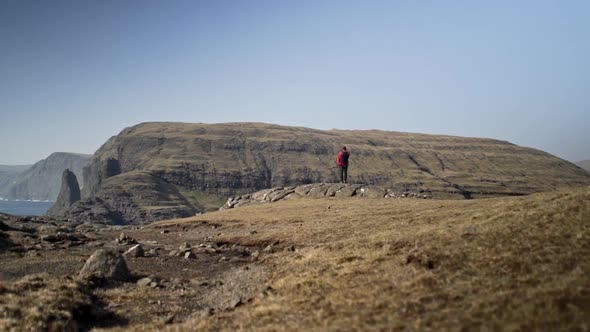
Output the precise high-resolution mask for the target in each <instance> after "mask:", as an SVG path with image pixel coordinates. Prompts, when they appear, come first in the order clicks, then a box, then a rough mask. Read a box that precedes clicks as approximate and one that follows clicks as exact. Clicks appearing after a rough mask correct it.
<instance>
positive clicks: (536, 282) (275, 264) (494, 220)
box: [160, 187, 590, 331]
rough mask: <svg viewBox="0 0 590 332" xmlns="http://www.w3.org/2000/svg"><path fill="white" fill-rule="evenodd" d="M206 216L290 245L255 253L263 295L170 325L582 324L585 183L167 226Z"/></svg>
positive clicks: (589, 252)
mask: <svg viewBox="0 0 590 332" xmlns="http://www.w3.org/2000/svg"><path fill="white" fill-rule="evenodd" d="M203 220H207V221H211V222H215V223H220V224H222V225H223V226H224V227H223V230H224V232H223V234H222V235H220V239H221V240H227V241H230V242H237V243H241V244H245V245H254V244H256V245H260V244H266V243H273V242H275V241H277V240H278V241H279V242H280V244H279V245H278V246H279V247H285V246H290V245H294V246H295V248H296V251H295V252H288V251H282V250H280V251H278V252H275V253H273V254H264V255H263V256H262V258H261V260H260V262H259V264H263V265H264V266H266V267H268V268H269V269H270V270H271V272H272V277H271V279H270V281H269V285H270V286H272V288H273V289H274V291H272V292H270V294H267V295H264V296H262V295H261V296H260V297H257V298H255V299H253V300H252V301H251V302H249V303H247V304H246V305H244V306H241V307H238V308H237V309H236V310H233V311H228V312H222V313H218V314H216V315H214V316H210V317H207V318H199V319H194V320H190V321H188V322H186V323H185V324H184V325H181V326H174V327H171V329H172V330H185V331H192V330H256V331H275V330H298V331H307V330H333V331H343V330H346V331H367V330H419V331H424V330H432V331H439V330H454V331H459V330H466V331H471V330H508V331H512V330H518V331H530V330H548V331H549V330H550V331H555V330H574V331H575V330H578V331H586V330H588V329H589V328H590V188H588V187H585V188H577V189H565V190H562V191H555V192H548V193H542V194H536V195H532V196H528V197H512V198H497V199H487V200H467V201H442V200H409V199H407V200H385V199H376V200H372V199H355V198H351V199H302V200H296V201H287V202H281V203H276V204H268V205H260V206H251V207H245V208H238V209H234V210H227V211H223V212H216V213H211V214H206V215H203V216H199V217H195V218H190V219H184V220H175V221H168V222H165V223H166V224H170V223H172V224H174V223H191V222H199V221H203ZM160 224H162V223H160ZM253 230H256V231H257V233H255V234H251V233H250V232H251V231H253Z"/></svg>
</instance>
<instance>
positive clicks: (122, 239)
mask: <svg viewBox="0 0 590 332" xmlns="http://www.w3.org/2000/svg"><path fill="white" fill-rule="evenodd" d="M115 242H116V243H118V244H137V240H135V239H133V238H131V237H129V236H127V235H125V233H121V234H119V237H118V238H117V239H116V240H115Z"/></svg>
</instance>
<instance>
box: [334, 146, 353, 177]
mask: <svg viewBox="0 0 590 332" xmlns="http://www.w3.org/2000/svg"><path fill="white" fill-rule="evenodd" d="M348 157H350V153H349V152H348V151H347V150H346V146H343V147H342V151H340V153H339V154H338V158H336V164H337V165H338V167H340V182H341V183H346V180H347V178H348Z"/></svg>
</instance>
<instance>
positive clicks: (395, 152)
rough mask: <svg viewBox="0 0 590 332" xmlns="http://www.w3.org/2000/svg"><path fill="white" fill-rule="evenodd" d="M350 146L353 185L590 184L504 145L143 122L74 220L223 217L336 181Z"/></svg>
mask: <svg viewBox="0 0 590 332" xmlns="http://www.w3.org/2000/svg"><path fill="white" fill-rule="evenodd" d="M342 145H346V146H347V147H348V148H349V150H350V151H351V157H350V168H349V182H352V183H362V184H366V185H377V186H380V187H383V188H388V189H391V190H393V191H395V192H406V191H411V192H419V193H425V194H428V195H432V196H433V197H435V198H437V197H438V198H441V197H456V198H479V197H489V196H498V195H524V194H529V193H533V192H539V191H546V190H551V189H554V188H557V187H561V186H575V185H587V184H590V175H589V174H588V173H586V172H585V171H583V170H582V169H580V168H579V167H577V166H576V165H574V164H572V163H570V162H568V161H565V160H562V159H559V158H557V157H555V156H553V155H550V154H548V153H546V152H543V151H539V150H535V149H531V148H525V147H520V146H517V145H514V144H511V143H509V142H505V141H499V140H495V139H485V138H467V137H454V136H443V135H426V134H412V133H400V132H391V131H380V130H326V131H324V130H316V129H310V128H302V127H287V126H279V125H272V124H263V123H225V124H201V123H142V124H139V125H136V126H133V127H130V128H126V129H124V130H123V131H122V132H121V133H120V134H119V135H117V136H114V137H112V138H111V139H109V140H108V141H107V142H106V143H105V144H104V145H103V146H102V147H101V148H100V149H99V150H98V151H97V152H96V153H95V154H94V156H92V158H91V159H90V161H89V163H88V166H86V167H85V168H84V179H83V181H82V182H83V183H84V185H83V187H84V188H83V190H82V201H81V202H79V203H77V204H75V205H74V206H73V207H72V208H73V210H75V211H77V212H76V213H75V214H74V215H73V217H75V216H76V215H80V214H83V215H84V216H85V217H84V218H85V219H89V220H96V221H98V220H101V219H105V218H106V219H109V218H110V219H113V218H114V219H116V222H117V223H139V222H145V221H146V220H158V219H163V218H170V217H173V216H187V215H190V214H193V213H196V212H202V211H209V210H215V209H217V208H219V207H220V206H222V205H223V204H224V203H225V201H226V199H227V197H229V196H235V195H241V194H247V193H253V192H256V191H258V190H260V189H266V188H272V187H281V186H294V185H300V184H306V183H318V182H336V181H337V179H338V177H337V169H336V168H335V159H336V154H337V153H338V151H339V150H340V149H341V147H342ZM93 209H98V210H96V211H93ZM95 212H96V213H95ZM105 216H110V217H108V218H107V217H105ZM113 216H116V217H113ZM93 218H94V219H93ZM142 218H143V219H142Z"/></svg>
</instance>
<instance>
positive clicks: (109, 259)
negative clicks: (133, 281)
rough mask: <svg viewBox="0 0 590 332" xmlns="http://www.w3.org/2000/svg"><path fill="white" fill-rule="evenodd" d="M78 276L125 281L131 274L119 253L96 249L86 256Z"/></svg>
mask: <svg viewBox="0 0 590 332" xmlns="http://www.w3.org/2000/svg"><path fill="white" fill-rule="evenodd" d="M79 276H80V278H99V279H106V280H116V281H126V280H128V279H129V277H130V276H131V274H130V273H129V269H128V268H127V263H125V259H123V256H121V254H119V253H118V252H116V251H113V250H107V249H98V250H97V251H95V252H94V254H92V256H90V258H88V260H87V261H86V264H84V267H83V268H82V270H81V271H80V275H79Z"/></svg>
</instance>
